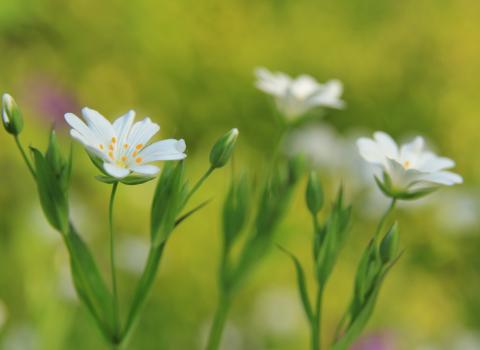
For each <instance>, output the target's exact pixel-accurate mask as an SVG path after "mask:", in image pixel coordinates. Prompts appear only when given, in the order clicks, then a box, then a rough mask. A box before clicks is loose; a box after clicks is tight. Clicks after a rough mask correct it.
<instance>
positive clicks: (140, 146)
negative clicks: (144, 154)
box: [135, 143, 143, 149]
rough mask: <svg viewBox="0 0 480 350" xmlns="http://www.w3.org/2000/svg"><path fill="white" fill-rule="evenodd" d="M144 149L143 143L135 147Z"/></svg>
mask: <svg viewBox="0 0 480 350" xmlns="http://www.w3.org/2000/svg"><path fill="white" fill-rule="evenodd" d="M142 147H143V145H142V144H141V143H139V144H138V145H137V146H135V148H136V149H140V148H142Z"/></svg>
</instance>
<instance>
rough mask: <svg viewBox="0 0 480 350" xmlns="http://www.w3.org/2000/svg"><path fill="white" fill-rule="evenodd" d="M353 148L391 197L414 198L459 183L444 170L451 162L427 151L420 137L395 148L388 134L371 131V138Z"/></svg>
mask: <svg viewBox="0 0 480 350" xmlns="http://www.w3.org/2000/svg"><path fill="white" fill-rule="evenodd" d="M357 146H358V149H359V152H360V155H361V156H362V157H363V158H364V159H365V160H366V161H368V162H369V163H372V164H374V165H375V166H376V167H377V168H379V169H380V170H381V171H382V172H383V177H384V179H383V182H381V181H380V180H378V179H377V183H378V184H379V185H380V187H381V189H382V190H383V191H384V192H385V193H386V194H387V195H389V196H391V197H396V198H400V199H413V198H418V197H419V196H422V195H424V194H427V193H429V192H430V191H431V190H433V189H435V188H438V187H439V186H441V185H446V186H451V185H455V184H459V183H462V182H463V179H462V177H461V176H460V175H458V174H455V173H453V172H450V171H447V170H446V169H450V168H453V167H454V166H455V162H454V161H453V160H451V159H449V158H445V157H439V156H437V155H435V154H434V153H432V152H430V151H427V150H426V149H425V141H424V139H423V138H422V137H416V138H415V139H414V140H413V141H412V142H410V143H407V144H404V145H402V146H401V147H399V146H398V145H397V143H396V142H395V141H394V140H393V139H392V138H391V137H390V136H389V135H388V134H386V133H384V132H375V133H374V134H373V139H370V138H363V137H362V138H360V139H358V141H357Z"/></svg>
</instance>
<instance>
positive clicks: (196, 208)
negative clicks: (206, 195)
mask: <svg viewBox="0 0 480 350" xmlns="http://www.w3.org/2000/svg"><path fill="white" fill-rule="evenodd" d="M210 202H211V199H208V200H206V201H204V202H202V203H200V204H199V205H197V206H196V207H195V208H193V209H192V210H189V211H188V212H186V213H185V214H183V215H182V216H180V217H179V218H178V219H177V220H176V221H175V227H177V226H178V225H180V224H181V223H182V222H183V221H184V220H186V219H188V218H189V217H190V216H191V215H193V214H195V213H196V212H197V211H199V210H200V209H202V208H203V207H205V206H206V205H207V204H208V203H210Z"/></svg>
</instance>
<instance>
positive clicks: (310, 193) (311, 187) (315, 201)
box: [305, 171, 323, 215]
mask: <svg viewBox="0 0 480 350" xmlns="http://www.w3.org/2000/svg"><path fill="white" fill-rule="evenodd" d="M305 199H306V201H307V207H308V210H310V213H312V215H316V214H317V213H318V212H319V211H320V210H321V209H322V207H323V190H322V184H321V182H320V179H319V178H318V175H317V173H316V172H314V171H312V172H310V174H309V176H308V183H307V190H306V192H305Z"/></svg>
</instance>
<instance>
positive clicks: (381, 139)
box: [373, 131, 398, 159]
mask: <svg viewBox="0 0 480 350" xmlns="http://www.w3.org/2000/svg"><path fill="white" fill-rule="evenodd" d="M373 138H374V139H375V141H377V144H378V145H379V146H380V149H381V150H382V152H383V154H384V155H385V156H386V157H388V158H392V159H398V146H397V144H396V142H395V141H394V140H393V139H392V137H391V136H390V135H388V134H387V133H385V132H382V131H377V132H375V133H374V134H373Z"/></svg>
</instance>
